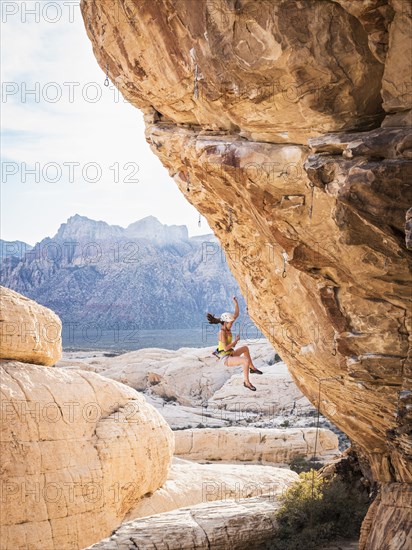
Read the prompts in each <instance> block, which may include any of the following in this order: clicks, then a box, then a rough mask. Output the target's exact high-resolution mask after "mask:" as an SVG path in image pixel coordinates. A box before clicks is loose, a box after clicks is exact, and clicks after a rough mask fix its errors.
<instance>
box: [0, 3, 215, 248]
mask: <svg viewBox="0 0 412 550" xmlns="http://www.w3.org/2000/svg"><path fill="white" fill-rule="evenodd" d="M56 5H57V6H59V7H58V8H56ZM30 9H33V10H34V13H33V14H30V13H29V10H30ZM1 10H2V14H1V19H2V29H1V30H2V33H1V37H2V38H1V62H2V69H1V80H2V90H1V92H2V93H1V111H2V148H1V149H2V151H1V152H2V177H1V185H2V188H1V238H2V239H5V240H21V241H25V242H27V243H29V244H34V243H35V242H37V241H40V240H41V239H42V238H44V237H46V236H53V235H54V234H55V233H56V232H57V229H58V228H59V226H60V224H61V223H64V222H66V220H67V218H68V217H70V216H72V215H74V214H76V213H77V214H81V215H83V216H87V217H89V218H92V219H96V220H104V221H106V222H108V223H110V224H117V225H120V226H122V227H126V226H127V225H128V224H129V223H132V222H134V221H136V220H138V219H140V218H142V217H144V216H148V215H153V216H156V217H157V218H158V219H159V220H160V221H161V222H162V223H166V224H185V225H187V226H188V228H189V234H190V235H199V234H205V233H209V232H210V228H209V226H208V225H207V222H206V220H205V219H204V218H202V226H201V228H199V227H198V214H197V212H196V210H195V208H193V207H192V206H191V205H190V204H189V202H188V201H187V200H186V199H185V197H184V196H183V194H182V193H181V192H180V191H179V189H178V188H177V186H176V184H175V183H174V182H173V180H172V179H171V178H170V177H169V175H168V173H167V171H166V169H165V168H164V167H163V166H162V164H161V162H160V161H159V160H158V158H157V157H156V156H155V155H154V153H152V151H151V150H150V148H149V146H148V145H147V143H146V141H145V138H144V125H143V117H142V114H141V113H140V111H138V110H137V109H136V108H134V107H132V106H131V105H129V104H128V103H126V102H125V101H124V100H123V98H122V96H121V95H119V94H118V93H117V91H116V90H115V88H114V87H113V85H112V84H111V83H110V86H109V87H105V86H104V85H103V82H104V78H105V75H104V73H103V72H102V71H101V69H100V67H99V66H98V64H97V61H96V59H95V57H94V55H93V52H92V47H91V43H90V41H89V39H88V37H87V35H86V31H85V29H84V25H83V20H82V17H81V14H80V8H79V5H78V3H77V2H75V1H72V0H68V1H67V2H61V3H56V2H47V1H46V0H44V1H42V2H29V1H26V2H7V1H2V2H1ZM25 10H26V12H25ZM31 90H35V93H32V94H31V93H29V92H30V91H31ZM36 163H37V164H36ZM28 170H35V174H30V173H29V172H27V171H28ZM127 176H129V181H126V180H127ZM36 179H38V180H39V181H36ZM117 180H118V181H117Z"/></svg>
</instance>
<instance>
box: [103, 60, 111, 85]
mask: <svg viewBox="0 0 412 550" xmlns="http://www.w3.org/2000/svg"><path fill="white" fill-rule="evenodd" d="M104 85H105V86H109V85H110V82H109V64H108V63H106V78H105V81H104Z"/></svg>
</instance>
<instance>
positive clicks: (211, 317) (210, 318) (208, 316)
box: [206, 313, 223, 325]
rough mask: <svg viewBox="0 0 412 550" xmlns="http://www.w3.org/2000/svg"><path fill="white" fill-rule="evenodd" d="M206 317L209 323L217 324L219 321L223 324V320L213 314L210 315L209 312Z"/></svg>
mask: <svg viewBox="0 0 412 550" xmlns="http://www.w3.org/2000/svg"><path fill="white" fill-rule="evenodd" d="M206 317H207V320H208V321H209V323H210V324H211V325H217V324H219V323H220V324H221V325H223V321H221V320H220V319H218V318H217V317H215V316H214V315H212V314H211V313H208V314H207V315H206Z"/></svg>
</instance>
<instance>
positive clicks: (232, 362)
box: [226, 350, 251, 386]
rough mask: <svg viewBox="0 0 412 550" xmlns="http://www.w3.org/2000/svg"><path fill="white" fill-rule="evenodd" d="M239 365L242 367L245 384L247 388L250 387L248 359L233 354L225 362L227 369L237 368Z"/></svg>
mask: <svg viewBox="0 0 412 550" xmlns="http://www.w3.org/2000/svg"><path fill="white" fill-rule="evenodd" d="M238 351H239V350H238ZM239 365H242V366H243V376H244V378H245V382H246V384H247V385H248V386H250V385H251V381H250V380H249V367H250V361H249V359H248V358H247V357H240V356H239V355H237V356H236V355H235V354H232V355H231V356H230V357H228V358H227V360H226V366H227V367H238V366H239Z"/></svg>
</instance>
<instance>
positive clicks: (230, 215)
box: [227, 206, 233, 232]
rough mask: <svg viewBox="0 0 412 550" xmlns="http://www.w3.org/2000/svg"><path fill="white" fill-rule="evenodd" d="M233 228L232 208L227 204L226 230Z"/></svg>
mask: <svg viewBox="0 0 412 550" xmlns="http://www.w3.org/2000/svg"><path fill="white" fill-rule="evenodd" d="M232 229H233V209H232V208H230V206H229V219H228V226H227V230H228V231H229V232H230V231H232Z"/></svg>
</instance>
